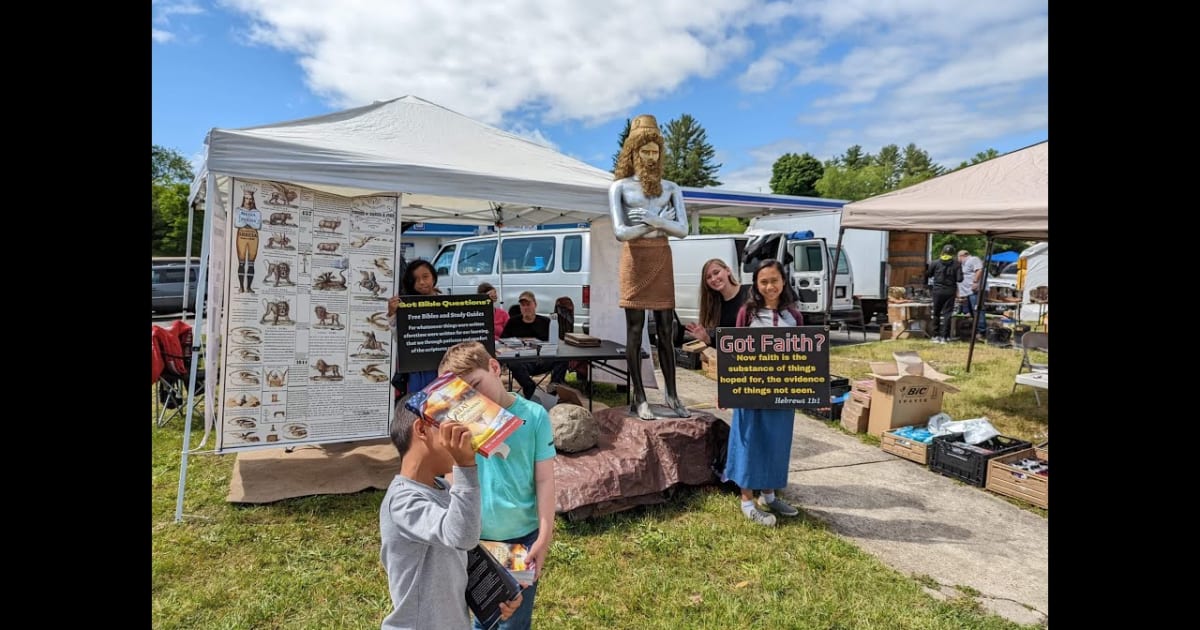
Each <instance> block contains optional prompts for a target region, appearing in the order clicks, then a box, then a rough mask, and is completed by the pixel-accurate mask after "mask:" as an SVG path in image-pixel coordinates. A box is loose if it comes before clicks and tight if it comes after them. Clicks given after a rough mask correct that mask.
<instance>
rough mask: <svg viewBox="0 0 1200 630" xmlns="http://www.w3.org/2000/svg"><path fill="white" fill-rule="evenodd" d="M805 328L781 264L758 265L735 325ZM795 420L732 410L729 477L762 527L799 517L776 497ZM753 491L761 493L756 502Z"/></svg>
mask: <svg viewBox="0 0 1200 630" xmlns="http://www.w3.org/2000/svg"><path fill="white" fill-rule="evenodd" d="M803 325H804V317H803V316H802V315H801V314H800V311H799V310H798V309H797V308H796V293H795V292H794V291H793V290H792V287H791V285H790V284H788V282H787V281H786V280H784V274H783V265H781V264H779V261H777V260H774V259H767V260H764V261H762V262H761V263H759V265H758V268H757V269H755V270H754V281H753V282H752V283H751V285H750V297H749V299H747V300H746V303H745V304H744V305H743V306H742V308H741V309H740V310H739V311H738V315H737V326H739V327H744V326H749V327H750V328H764V327H775V326H803ZM795 419H796V412H795V410H793V409H734V410H733V424H732V426H731V427H730V429H729V456H728V458H727V459H726V460H725V477H726V478H727V479H728V480H729V481H732V482H734V483H736V484H737V485H738V487H739V488H741V489H742V513H743V514H745V515H746V518H748V519H750V520H752V521H754V522H755V523H758V524H760V525H766V526H768V527H770V526H773V525H775V514H780V515H782V516H796V515H797V514H799V512H798V511H797V510H796V508H794V507H792V506H790V505H788V504H787V503H786V502H785V501H784V500H783V499H780V498H779V497H777V496H775V489H776V488H784V487H786V486H787V476H788V463H789V461H790V460H791V455H792V425H793V423H794V422H795ZM755 490H760V491H761V492H760V494H759V497H758V501H757V502H755V500H754V491H755ZM772 512H773V513H774V514H773V513H772Z"/></svg>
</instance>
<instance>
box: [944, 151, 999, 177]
mask: <svg viewBox="0 0 1200 630" xmlns="http://www.w3.org/2000/svg"><path fill="white" fill-rule="evenodd" d="M995 157H1000V152H999V151H997V150H995V149H993V148H991V147H988V150H987V151H980V152H979V153H976V154H975V157H973V158H971V161H970V162H963V163H961V164H959V165H958V168H956V169H954V170H956V171H957V170H958V169H959V168H966V167H968V166H972V165H975V164H979V163H980V162H986V161H988V160H990V159H992V158H995Z"/></svg>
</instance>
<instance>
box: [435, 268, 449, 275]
mask: <svg viewBox="0 0 1200 630" xmlns="http://www.w3.org/2000/svg"><path fill="white" fill-rule="evenodd" d="M437 273H438V275H439V276H448V275H450V268H449V267H438V268H437Z"/></svg>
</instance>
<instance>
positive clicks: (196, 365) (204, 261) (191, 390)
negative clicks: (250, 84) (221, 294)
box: [175, 171, 218, 523]
mask: <svg viewBox="0 0 1200 630" xmlns="http://www.w3.org/2000/svg"><path fill="white" fill-rule="evenodd" d="M207 188H208V191H207V194H206V195H205V196H204V231H203V234H204V236H207V235H209V234H211V233H212V220H213V205H214V202H213V197H214V196H216V195H218V192H217V176H216V174H214V173H213V172H212V171H209V173H208V182H207ZM191 242H192V241H191V238H190V235H189V238H188V246H189V247H190V246H191ZM200 242H201V245H200V277H199V278H198V279H197V280H196V325H195V326H194V327H193V328H192V369H191V374H190V375H189V376H188V399H187V403H186V404H187V417H186V419H185V421H184V424H183V449H182V452H181V453H180V459H179V490H178V492H177V494H176V497H175V522H176V523H181V522H183V494H184V489H185V488H186V487H187V467H188V446H190V445H191V443H192V417H193V414H194V412H195V411H196V407H195V406H194V405H193V402H194V401H195V398H196V373H197V372H199V371H200V361H199V357H200V344H201V343H202V342H203V338H204V335H203V328H202V327H203V325H204V315H203V314H204V292H202V291H200V287H202V286H207V285H206V284H205V283H206V282H208V257H209V251H208V249H209V245H208V239H207V238H201V241H200ZM184 299H185V300H186V299H187V294H186V293H185V294H184ZM204 413H211V410H209V409H208V408H205V410H204Z"/></svg>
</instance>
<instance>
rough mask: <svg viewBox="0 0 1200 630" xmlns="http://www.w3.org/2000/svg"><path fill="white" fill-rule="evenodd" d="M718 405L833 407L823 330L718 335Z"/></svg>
mask: <svg viewBox="0 0 1200 630" xmlns="http://www.w3.org/2000/svg"><path fill="white" fill-rule="evenodd" d="M716 346H717V405H718V406H720V407H721V408H722V409H732V408H738V407H740V408H742V409H813V408H816V407H828V406H829V404H830V403H829V345H828V337H827V334H826V330H825V327H824V326H786V327H782V326H781V327H773V328H724V327H722V328H718V329H717V338H716Z"/></svg>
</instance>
